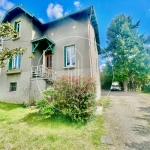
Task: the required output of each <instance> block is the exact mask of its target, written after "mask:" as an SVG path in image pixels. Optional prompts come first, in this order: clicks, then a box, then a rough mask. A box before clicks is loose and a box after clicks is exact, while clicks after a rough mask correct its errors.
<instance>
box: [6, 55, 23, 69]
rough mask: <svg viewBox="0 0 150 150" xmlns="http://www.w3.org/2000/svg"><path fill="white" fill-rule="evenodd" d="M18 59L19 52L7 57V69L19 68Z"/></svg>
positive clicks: (19, 56) (19, 59) (19, 57)
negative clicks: (16, 54) (14, 55)
mask: <svg viewBox="0 0 150 150" xmlns="http://www.w3.org/2000/svg"><path fill="white" fill-rule="evenodd" d="M20 61H21V54H20V53H19V54H18V56H16V57H13V58H10V59H9V68H8V69H9V70H12V69H19V68H20Z"/></svg>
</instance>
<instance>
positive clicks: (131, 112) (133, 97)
mask: <svg viewBox="0 0 150 150" xmlns="http://www.w3.org/2000/svg"><path fill="white" fill-rule="evenodd" d="M103 95H106V92H104V93H103ZM109 97H110V100H111V104H110V107H109V108H107V109H106V111H105V112H104V114H103V115H104V117H105V120H106V121H105V128H106V131H107V134H108V135H109V136H110V137H111V138H112V139H113V142H114V144H113V145H111V146H109V149H110V150H150V95H148V94H143V93H137V92H128V93H124V92H111V93H110V95H109Z"/></svg>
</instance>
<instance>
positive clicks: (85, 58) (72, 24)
mask: <svg viewBox="0 0 150 150" xmlns="http://www.w3.org/2000/svg"><path fill="white" fill-rule="evenodd" d="M87 20H88V19H87V17H86V16H84V17H83V16H78V17H76V18H68V19H65V21H62V22H59V23H57V24H54V25H52V26H49V28H48V29H47V30H46V31H45V33H44V34H45V35H47V36H48V37H49V38H50V39H51V40H53V41H54V42H55V43H56V45H55V47H54V55H53V56H52V68H53V70H55V71H56V72H57V73H61V74H65V73H67V72H68V68H64V47H65V46H70V45H75V48H76V67H75V68H72V69H69V70H72V71H73V70H74V71H75V70H77V69H90V61H89V44H88V40H87V38H88V24H87Z"/></svg>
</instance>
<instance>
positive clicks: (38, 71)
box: [31, 65, 56, 81]
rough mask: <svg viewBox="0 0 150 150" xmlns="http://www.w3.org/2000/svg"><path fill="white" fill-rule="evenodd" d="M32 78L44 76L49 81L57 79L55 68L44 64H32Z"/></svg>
mask: <svg viewBox="0 0 150 150" xmlns="http://www.w3.org/2000/svg"><path fill="white" fill-rule="evenodd" d="M31 73H32V78H43V79H46V80H48V81H52V80H53V79H56V72H55V71H54V70H50V69H48V68H47V67H45V66H43V65H39V66H32V68H31Z"/></svg>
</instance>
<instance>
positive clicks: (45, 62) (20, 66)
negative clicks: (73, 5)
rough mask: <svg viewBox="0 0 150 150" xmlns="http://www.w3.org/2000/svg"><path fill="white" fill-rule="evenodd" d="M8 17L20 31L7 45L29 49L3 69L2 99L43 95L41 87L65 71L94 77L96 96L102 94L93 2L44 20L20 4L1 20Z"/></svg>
mask: <svg viewBox="0 0 150 150" xmlns="http://www.w3.org/2000/svg"><path fill="white" fill-rule="evenodd" d="M7 21H8V22H10V23H11V24H13V25H14V28H15V29H16V30H17V31H18V32H19V34H18V36H17V37H13V38H12V39H10V40H6V41H5V40H4V42H3V43H4V47H8V48H16V47H22V48H27V52H26V53H25V54H23V55H20V54H18V56H17V57H14V58H11V59H10V60H9V61H8V64H7V65H6V66H5V68H2V69H1V72H0V100H1V101H6V102H11V103H29V102H32V101H34V100H39V99H42V95H41V91H42V90H43V89H46V87H47V86H48V83H49V82H50V81H51V79H52V78H56V77H57V76H58V75H63V74H72V75H87V76H91V77H94V78H95V81H96V87H97V99H98V98H99V97H100V73H99V66H98V54H99V53H100V47H99V44H100V41H99V31H98V24H97V20H96V15H95V11H94V8H93V6H90V7H88V8H85V9H83V10H80V11H77V12H75V13H72V14H69V15H66V16H63V17H61V18H58V19H56V20H53V21H50V22H48V23H41V22H40V21H39V20H38V19H37V18H36V17H35V16H34V15H33V14H31V13H29V12H28V11H27V10H26V9H24V8H23V7H22V6H20V5H17V6H15V7H13V8H12V9H10V10H8V11H7V12H6V14H5V16H4V18H3V20H2V22H7ZM32 55H34V57H35V58H32V57H31V56H32Z"/></svg>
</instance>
